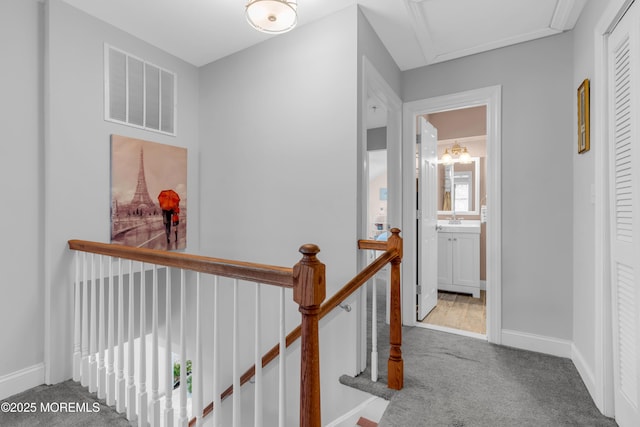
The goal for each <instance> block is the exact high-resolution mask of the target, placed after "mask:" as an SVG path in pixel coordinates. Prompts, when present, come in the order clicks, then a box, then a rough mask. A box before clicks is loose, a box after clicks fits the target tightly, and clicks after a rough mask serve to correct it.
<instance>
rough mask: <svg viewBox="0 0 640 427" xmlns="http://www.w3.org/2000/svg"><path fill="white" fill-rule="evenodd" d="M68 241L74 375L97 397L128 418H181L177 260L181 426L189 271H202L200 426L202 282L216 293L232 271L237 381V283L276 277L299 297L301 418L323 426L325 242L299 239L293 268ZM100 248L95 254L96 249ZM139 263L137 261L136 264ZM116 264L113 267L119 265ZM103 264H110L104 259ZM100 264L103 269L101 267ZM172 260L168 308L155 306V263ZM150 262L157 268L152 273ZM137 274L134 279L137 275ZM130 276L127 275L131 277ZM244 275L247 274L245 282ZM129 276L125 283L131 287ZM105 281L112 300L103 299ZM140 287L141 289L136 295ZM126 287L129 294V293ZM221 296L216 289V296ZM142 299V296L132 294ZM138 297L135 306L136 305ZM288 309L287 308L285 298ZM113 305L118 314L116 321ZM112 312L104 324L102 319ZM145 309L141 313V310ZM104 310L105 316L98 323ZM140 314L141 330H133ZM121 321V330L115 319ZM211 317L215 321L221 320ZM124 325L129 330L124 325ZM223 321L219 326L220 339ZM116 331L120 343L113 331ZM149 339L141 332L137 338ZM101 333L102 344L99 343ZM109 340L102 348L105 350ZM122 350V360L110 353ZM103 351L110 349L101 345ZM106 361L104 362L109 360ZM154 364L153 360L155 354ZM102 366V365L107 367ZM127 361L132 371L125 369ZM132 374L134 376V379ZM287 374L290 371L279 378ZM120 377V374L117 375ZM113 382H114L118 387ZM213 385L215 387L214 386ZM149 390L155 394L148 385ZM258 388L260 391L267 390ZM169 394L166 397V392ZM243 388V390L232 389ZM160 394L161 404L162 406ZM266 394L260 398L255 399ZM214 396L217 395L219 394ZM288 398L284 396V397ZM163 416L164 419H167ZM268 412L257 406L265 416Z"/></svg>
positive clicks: (312, 426) (198, 367)
mask: <svg viewBox="0 0 640 427" xmlns="http://www.w3.org/2000/svg"><path fill="white" fill-rule="evenodd" d="M69 248H70V249H72V250H75V251H76V255H75V266H76V267H75V302H74V348H73V378H74V380H75V381H79V382H80V383H81V384H82V385H84V386H86V387H88V388H89V391H91V392H98V395H99V396H100V397H105V398H106V400H107V403H108V404H109V405H114V404H115V407H116V410H117V411H118V412H121V413H126V416H127V418H128V419H129V420H131V421H133V420H136V419H137V420H138V425H140V426H146V425H147V423H148V424H149V425H151V426H159V425H160V424H161V422H162V424H163V425H164V426H173V425H175V421H176V420H175V418H176V417H175V416H174V409H173V378H174V375H173V368H174V364H173V363H172V362H171V360H170V357H171V356H167V355H170V354H171V353H172V351H171V350H172V348H171V347H172V339H171V336H170V333H171V330H172V315H171V313H172V311H171V302H172V299H173V298H172V297H171V295H172V291H171V286H172V284H171V276H172V275H171V269H178V270H179V272H180V284H179V285H180V300H179V304H180V309H179V312H180V315H179V318H180V322H179V323H180V326H179V330H180V339H179V341H180V345H179V351H180V357H179V363H180V365H179V366H180V373H179V384H180V385H181V386H180V387H179V404H178V408H177V409H178V414H177V415H178V417H177V425H179V426H187V425H189V424H190V422H189V416H188V414H187V388H188V387H185V385H187V384H188V379H187V375H188V373H189V372H187V370H188V369H187V368H188V366H189V365H188V361H187V339H186V337H187V331H186V323H187V320H186V317H187V306H186V301H187V295H186V292H187V280H186V272H187V271H190V272H195V274H196V294H197V295H196V331H197V332H198V333H196V338H195V340H196V344H195V349H191V352H192V353H195V359H196V360H195V361H194V363H193V364H192V378H193V380H192V386H193V390H194V397H193V402H194V403H193V406H194V407H193V408H192V411H191V412H192V415H193V416H194V417H195V424H198V425H200V424H201V423H202V418H203V410H202V403H201V402H202V388H203V387H204V382H203V380H202V371H203V368H202V366H203V365H202V363H203V361H202V360H201V345H202V343H201V336H200V335H201V334H200V333H199V332H200V331H201V329H202V325H200V317H201V312H202V307H201V305H200V298H199V292H200V288H201V284H200V274H201V273H205V274H211V275H213V276H214V279H215V280H214V295H216V294H217V292H218V287H219V284H218V279H217V278H218V277H227V278H231V279H233V291H234V308H235V310H234V312H235V313H234V316H233V317H234V322H233V329H234V333H233V346H232V347H233V350H234V351H233V353H234V354H233V360H234V368H233V371H234V375H233V377H234V378H233V383H234V384H233V386H234V387H236V388H237V389H238V388H239V386H240V375H239V365H238V359H239V357H238V339H239V332H238V328H237V325H238V313H239V310H238V290H239V284H240V283H242V284H243V285H244V284H246V282H244V281H250V282H253V283H255V286H256V288H259V287H260V286H261V284H267V285H275V286H279V287H280V288H281V289H282V293H281V295H284V289H285V288H292V289H293V299H294V300H295V301H296V302H297V303H298V305H299V309H300V312H301V315H302V323H301V325H302V326H301V336H302V351H303V354H305V352H307V353H308V354H305V356H304V357H301V377H300V378H301V382H300V425H301V426H308V427H319V426H320V419H321V418H320V374H319V356H318V354H319V353H318V349H319V343H318V312H319V307H320V303H321V302H322V300H323V299H324V297H325V266H324V264H322V263H321V262H320V261H319V260H318V259H317V257H316V254H317V253H318V252H319V249H318V247H317V246H315V245H304V246H302V247H301V248H300V252H301V253H302V259H301V260H300V261H299V262H298V263H297V264H296V265H295V266H294V267H293V268H285V267H275V266H268V265H261V264H255V263H246V262H240V261H231V260H223V259H217V258H210V257H203V256H197V255H189V254H183V253H175V252H165V251H158V250H153V249H143V248H131V247H126V246H121V245H114V244H104V243H96V242H88V241H82V240H71V241H69ZM96 255H97V256H96ZM134 262H135V264H137V265H134ZM114 265H115V269H116V270H117V271H116V272H115V273H114V271H113V269H114ZM105 266H107V270H108V271H107V272H105V271H104V267H105ZM96 267H97V268H96ZM163 267H164V268H166V279H165V288H166V297H165V300H166V307H165V310H164V312H163V313H159V311H160V307H159V304H158V297H159V288H160V285H159V284H160V280H159V274H158V272H159V268H163ZM149 270H151V271H150V272H149ZM147 276H151V283H150V286H149V287H150V288H151V292H152V296H151V300H152V303H151V307H150V308H151V311H152V313H151V319H152V320H151V323H152V324H151V327H150V328H148V327H147V324H146V322H147V313H146V309H147V296H146V291H147V287H148V286H147V278H148V277H147ZM136 277H137V279H135V278H136ZM125 279H126V280H125ZM240 281H243V282H240ZM125 285H126V287H127V288H128V289H127V290H128V292H125ZM106 290H108V295H109V299H108V300H107V299H106V298H105V296H104V295H105V291H106ZM136 290H137V298H136ZM114 292H117V293H118V300H117V302H116V301H115V300H114ZM127 295H128V296H127ZM216 296H217V295H216ZM136 300H137V301H136ZM125 301H126V305H127V306H128V316H125V314H124V312H125ZM218 303H219V301H217V300H216V301H215V305H216V307H214V312H217V311H218V307H217V306H218ZM138 304H139V310H138V313H135V307H136V306H137V305H138ZM281 310H284V307H281ZM116 312H117V322H116ZM105 314H106V316H107V317H108V322H106V323H105V321H104V320H103V318H104V317H105ZM136 314H138V315H139V320H138V319H137V318H136V316H135V315H136ZM159 315H164V316H165V318H164V320H165V322H166V324H165V337H164V338H165V342H164V344H165V356H164V357H165V360H164V364H163V365H164V366H163V367H162V368H161V367H160V366H159V365H160V363H159V361H160V357H161V355H160V351H159V345H158V339H159V338H160V337H159V328H158V317H159ZM98 316H99V319H100V322H99V324H98ZM136 322H137V323H138V328H137V330H134V328H135V324H136ZM116 323H117V325H118V328H117V330H116V328H115V324H116ZM215 323H218V321H216V322H215ZM125 324H126V325H127V326H128V332H127V336H126V337H125V333H124V325H125ZM218 326H219V325H214V327H213V329H214V347H215V346H216V342H215V341H216V338H217V332H216V330H217V329H218ZM149 329H151V333H150V335H151V340H150V345H149V344H148V343H147V341H148V340H147V339H146V337H147V335H148V331H149ZM116 335H117V343H118V344H117V349H116V344H115V336H116ZM105 336H108V344H103V341H104V337H105ZM141 337H142V338H145V339H141ZM97 340H99V341H100V347H99V348H98V347H97V345H96V342H97ZM281 341H282V343H281V344H280V346H281V347H284V335H283V336H282V338H281ZM105 346H106V349H105ZM148 346H149V347H150V353H151V354H150V357H149V358H148V357H147V347H148ZM125 348H126V351H127V356H128V357H127V361H128V363H127V364H126V366H125V363H124V351H125ZM116 350H117V355H118V356H117V359H116V358H115V357H114V354H115V352H116ZM216 351H219V349H214V354H215V355H214V360H216V359H217V358H218V357H217V356H218V353H216ZM105 353H106V354H105ZM135 353H137V354H138V363H137V364H136V363H135V361H134V355H135ZM106 360H108V362H107V363H106V365H105V361H106ZM149 360H150V364H151V367H150V368H149V367H148V366H147V365H148V363H149ZM216 365H217V364H216V363H215V362H214V379H213V382H214V384H218V385H219V380H218V376H219V375H218V374H219V367H218V369H217V368H216ZM105 366H106V368H105ZM125 368H126V370H125ZM161 369H162V370H163V371H162V372H163V374H164V376H165V379H166V382H165V386H164V387H163V388H164V389H163V390H161V389H160V384H159V378H160V372H161ZM148 370H150V372H151V378H150V383H151V384H148V378H147V371H148ZM135 375H137V376H138V380H137V381H136V380H135ZM282 378H284V377H282ZM116 379H117V381H116ZM116 385H117V386H116ZM284 386H285V384H284V381H280V384H279V387H280V390H281V391H280V395H281V396H282V398H284V395H285V393H284V391H282V390H283V388H284ZM214 387H215V386H214ZM149 392H150V393H149ZM261 392H262V391H261V390H260V391H258V387H256V393H261ZM162 394H164V396H162ZM216 395H218V396H220V390H218V389H217V388H214V396H216ZM236 396H237V397H236ZM236 396H234V401H233V410H232V413H233V414H234V418H233V421H232V425H233V426H239V425H240V413H241V411H240V399H239V393H236ZM162 397H164V410H163V408H162V402H161V400H162ZM260 399H261V398H260V397H258V398H257V400H260ZM215 400H217V401H218V404H219V399H215ZM281 407H284V405H281ZM213 412H214V425H216V426H218V425H222V424H221V421H220V420H216V417H217V416H218V412H219V411H213ZM161 418H162V421H161ZM279 418H280V421H279V424H280V425H284V420H285V414H280V415H279ZM261 419H262V417H261V416H260V415H259V414H258V413H256V420H257V423H258V424H259V423H260V422H261Z"/></svg>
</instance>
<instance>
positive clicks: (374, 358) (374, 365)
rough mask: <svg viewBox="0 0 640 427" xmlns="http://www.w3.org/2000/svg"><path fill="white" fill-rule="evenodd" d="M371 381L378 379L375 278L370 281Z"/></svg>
mask: <svg viewBox="0 0 640 427" xmlns="http://www.w3.org/2000/svg"><path fill="white" fill-rule="evenodd" d="M371 282H372V283H371V289H372V291H371V381H373V382H376V381H378V311H377V309H376V308H377V306H378V305H377V304H378V303H377V295H378V292H377V291H376V278H375V277H374V278H373V280H372V281H371Z"/></svg>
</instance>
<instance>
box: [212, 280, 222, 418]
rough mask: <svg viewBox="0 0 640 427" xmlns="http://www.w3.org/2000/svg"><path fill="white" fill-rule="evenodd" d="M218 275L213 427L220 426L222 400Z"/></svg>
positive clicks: (214, 320) (214, 297) (216, 285)
mask: <svg viewBox="0 0 640 427" xmlns="http://www.w3.org/2000/svg"><path fill="white" fill-rule="evenodd" d="M219 326H220V323H219V317H218V276H214V277H213V427H220V426H221V424H220V419H221V416H220V413H221V411H222V409H221V408H220V406H221V405H222V401H221V398H220V395H221V390H220V364H219V363H218V362H219V359H220V346H219V343H218V336H219V335H218V327H219Z"/></svg>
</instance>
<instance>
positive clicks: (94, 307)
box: [89, 254, 98, 393]
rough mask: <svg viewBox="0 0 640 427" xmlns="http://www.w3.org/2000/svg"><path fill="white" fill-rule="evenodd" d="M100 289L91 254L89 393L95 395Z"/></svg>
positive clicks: (93, 258)
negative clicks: (98, 297)
mask: <svg viewBox="0 0 640 427" xmlns="http://www.w3.org/2000/svg"><path fill="white" fill-rule="evenodd" d="M97 293H98V287H97V285H96V263H95V256H94V254H91V325H90V327H89V328H90V330H89V392H90V393H95V392H96V391H97V390H98V384H97V379H98V364H97V363H96V352H97V351H98V349H97V348H96V347H97V345H96V338H97V335H98V333H97V332H98V325H97V315H98V304H97Z"/></svg>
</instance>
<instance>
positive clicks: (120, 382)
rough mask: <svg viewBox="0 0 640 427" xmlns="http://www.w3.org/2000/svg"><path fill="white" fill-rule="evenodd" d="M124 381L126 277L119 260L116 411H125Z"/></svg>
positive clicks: (119, 259) (120, 259)
mask: <svg viewBox="0 0 640 427" xmlns="http://www.w3.org/2000/svg"><path fill="white" fill-rule="evenodd" d="M125 385H126V384H125V380H124V275H123V274H122V258H118V374H117V376H116V411H118V412H119V413H121V414H122V413H123V412H124V410H125V403H126V400H125V399H126V397H125Z"/></svg>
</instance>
